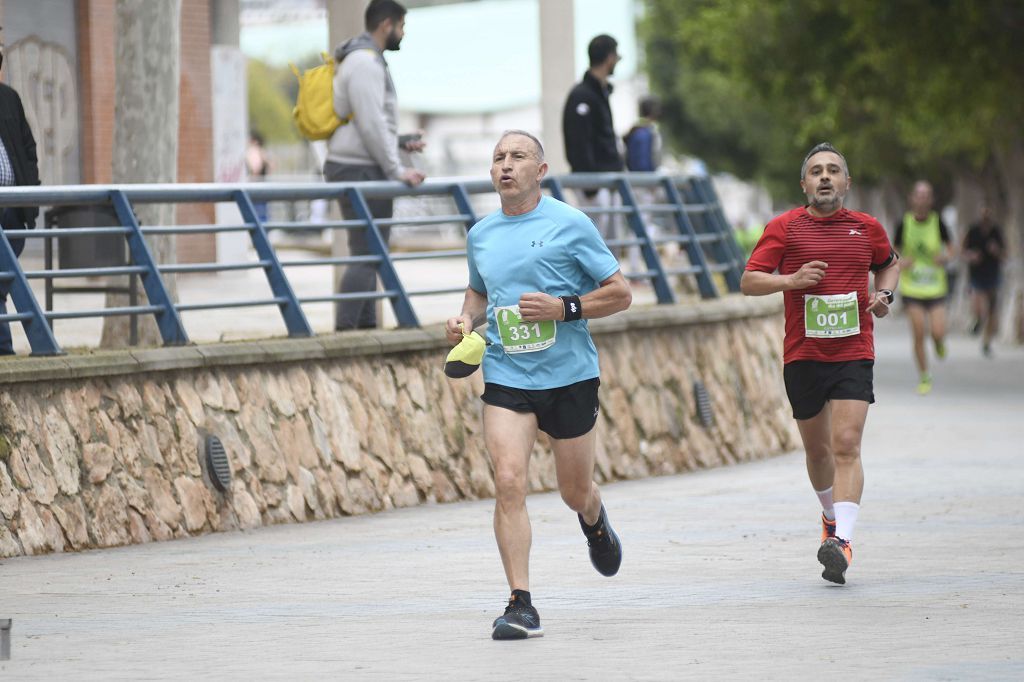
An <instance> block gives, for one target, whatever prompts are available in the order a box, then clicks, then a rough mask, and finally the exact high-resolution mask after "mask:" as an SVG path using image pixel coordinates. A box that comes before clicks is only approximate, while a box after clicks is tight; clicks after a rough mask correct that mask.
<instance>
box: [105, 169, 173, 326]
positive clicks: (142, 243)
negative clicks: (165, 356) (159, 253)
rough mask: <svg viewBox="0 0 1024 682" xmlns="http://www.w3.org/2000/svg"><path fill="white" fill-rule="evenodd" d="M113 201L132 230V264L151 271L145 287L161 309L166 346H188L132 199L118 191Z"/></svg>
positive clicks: (113, 192) (158, 320) (159, 323)
mask: <svg viewBox="0 0 1024 682" xmlns="http://www.w3.org/2000/svg"><path fill="white" fill-rule="evenodd" d="M110 201H111V203H112V204H113V205H114V210H115V211H117V217H118V218H119V219H120V220H121V224H122V225H124V226H125V227H127V228H128V229H129V230H131V231H130V232H129V233H128V235H127V239H128V253H129V255H130V256H131V262H132V263H134V264H135V265H141V266H143V267H145V268H146V270H147V272H145V273H143V274H142V275H141V278H142V287H143V288H144V289H145V290H146V296H147V297H148V298H149V302H150V303H151V304H152V305H155V306H158V307H160V308H161V310H160V311H159V312H156V313H154V316H155V317H156V326H157V328H158V329H159V330H160V337H161V338H162V339H163V341H164V345H165V346H183V345H185V344H186V343H188V334H186V333H185V326H184V325H183V324H182V323H181V317H180V316H179V315H178V310H177V308H175V307H174V302H173V301H171V296H170V294H168V293H167V287H165V286H164V281H163V278H161V277H160V270H159V269H157V264H156V260H155V259H154V258H153V254H152V253H151V252H150V250H149V246H147V245H146V238H145V237H144V236H143V235H142V230H141V229H140V228H139V221H138V220H137V219H136V218H135V211H133V210H132V205H131V203H129V201H128V197H127V196H125V194H124V192H123V191H121V190H118V189H115V190H111V191H110Z"/></svg>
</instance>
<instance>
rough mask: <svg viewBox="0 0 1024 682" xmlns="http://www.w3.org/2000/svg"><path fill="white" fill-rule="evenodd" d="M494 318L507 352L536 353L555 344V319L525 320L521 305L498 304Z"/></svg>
mask: <svg viewBox="0 0 1024 682" xmlns="http://www.w3.org/2000/svg"><path fill="white" fill-rule="evenodd" d="M494 318H495V320H496V321H497V323H498V334H499V336H500V337H501V345H502V347H504V349H505V352H506V353H535V352H537V351H539V350H544V349H545V348H550V347H551V346H553V345H555V331H556V327H555V321H554V320H545V321H544V322H524V321H523V319H522V318H521V317H519V306H517V305H511V306H501V307H498V306H496V307H495V308H494Z"/></svg>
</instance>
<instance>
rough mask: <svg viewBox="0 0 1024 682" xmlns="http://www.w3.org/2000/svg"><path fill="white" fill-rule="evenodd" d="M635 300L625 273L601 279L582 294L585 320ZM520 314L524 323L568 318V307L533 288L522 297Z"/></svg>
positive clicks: (601, 315)
mask: <svg viewBox="0 0 1024 682" xmlns="http://www.w3.org/2000/svg"><path fill="white" fill-rule="evenodd" d="M632 302H633V292H632V291H631V290H630V288H629V284H628V283H626V278H625V277H623V276H622V272H616V273H615V274H614V275H612V276H611V277H609V278H608V279H606V280H604V281H603V282H601V284H600V286H599V287H598V288H597V289H594V290H593V291H591V292H590V293H587V294H584V295H583V296H580V306H581V307H582V308H583V319H587V320H592V319H595V318H598V317H608V316H609V315H613V314H615V313H617V312H620V311H622V310H625V309H626V308H628V307H629V305H630V303H632ZM519 314H520V315H521V316H522V318H523V321H525V322H543V321H545V320H558V321H561V320H563V319H565V307H564V306H563V305H562V299H560V298H558V297H557V296H551V295H549V294H545V293H541V292H538V291H533V292H530V293H527V294H523V295H522V296H520V297H519Z"/></svg>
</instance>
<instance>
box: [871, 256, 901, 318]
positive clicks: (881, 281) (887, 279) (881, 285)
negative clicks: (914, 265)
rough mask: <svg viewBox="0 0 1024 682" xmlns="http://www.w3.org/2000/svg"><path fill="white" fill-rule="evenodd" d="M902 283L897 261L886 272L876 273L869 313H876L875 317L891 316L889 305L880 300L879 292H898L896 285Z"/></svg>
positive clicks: (882, 299)
mask: <svg viewBox="0 0 1024 682" xmlns="http://www.w3.org/2000/svg"><path fill="white" fill-rule="evenodd" d="M899 282H900V266H899V261H898V260H895V261H893V262H892V263H890V264H889V267H887V268H885V269H884V270H879V271H878V272H876V273H875V293H873V294H871V301H870V302H869V303H868V312H870V313H874V315H875V317H885V316H886V315H888V314H889V304H888V303H887V302H886V301H885V300H884V298H880V297H879V294H878V292H879V291H881V290H882V289H888V290H889V291H896V285H897V284H899Z"/></svg>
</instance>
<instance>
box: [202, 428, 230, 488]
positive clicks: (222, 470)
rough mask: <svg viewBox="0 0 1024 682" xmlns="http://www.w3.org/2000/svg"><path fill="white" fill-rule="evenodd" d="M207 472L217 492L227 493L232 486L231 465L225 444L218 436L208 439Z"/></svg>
mask: <svg viewBox="0 0 1024 682" xmlns="http://www.w3.org/2000/svg"><path fill="white" fill-rule="evenodd" d="M206 470H207V471H208V472H209V473H210V482H211V483H213V487H215V488H216V489H217V490H220V491H222V492H223V491H225V490H227V489H228V487H230V485H231V465H230V464H229V463H228V453H227V452H225V451H224V444H223V443H221V442H220V438H217V436H207V437H206Z"/></svg>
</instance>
